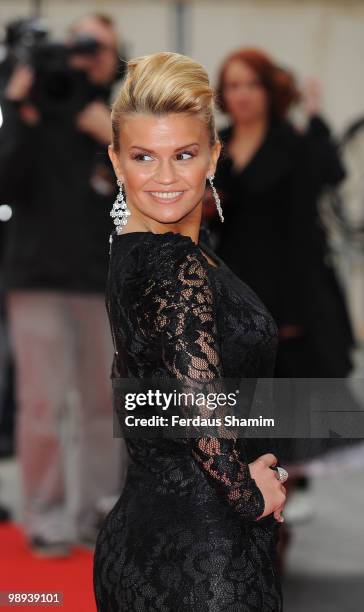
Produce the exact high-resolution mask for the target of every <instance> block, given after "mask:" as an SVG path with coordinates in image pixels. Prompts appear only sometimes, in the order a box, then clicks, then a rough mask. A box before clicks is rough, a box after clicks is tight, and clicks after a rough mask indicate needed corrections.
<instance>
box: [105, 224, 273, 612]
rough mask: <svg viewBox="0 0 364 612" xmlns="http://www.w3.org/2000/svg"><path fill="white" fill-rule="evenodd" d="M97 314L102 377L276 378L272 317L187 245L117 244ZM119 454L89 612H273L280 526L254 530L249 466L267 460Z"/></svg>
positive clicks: (256, 497)
mask: <svg viewBox="0 0 364 612" xmlns="http://www.w3.org/2000/svg"><path fill="white" fill-rule="evenodd" d="M203 251H204V252H205V253H206V254H207V255H209V256H210V258H211V259H212V260H214V261H215V262H216V263H217V264H218V266H213V265H212V264H210V263H209V262H208V261H207V259H206V257H205V256H204V255H203ZM107 306H108V311H109V317H110V323H111V329H112V332H113V336H114V341H115V348H116V354H115V357H114V367H113V374H112V377H140V378H143V377H144V378H149V377H152V376H167V377H171V378H176V379H180V380H186V381H188V380H190V381H192V380H194V379H195V380H197V379H201V378H202V379H209V380H214V379H216V380H217V379H220V380H221V379H222V378H223V377H236V376H238V377H239V376H240V377H247V378H254V377H268V378H269V377H272V375H273V368H274V361H275V354H276V348H277V328H276V324H275V322H274V320H273V319H272V317H271V315H270V314H269V313H268V311H267V310H266V308H265V307H264V306H263V304H262V302H261V301H260V300H259V299H258V297H257V296H256V295H255V293H254V292H253V291H252V290H251V289H250V288H249V287H248V286H247V285H245V284H244V283H243V282H242V281H241V280H240V279H238V278H237V277H236V276H235V275H234V274H233V273H232V272H231V271H230V270H229V268H228V267H227V266H226V265H225V264H224V262H223V261H222V260H221V259H220V258H218V257H217V256H216V255H214V254H213V252H212V251H211V249H210V248H209V247H207V245H204V244H201V243H200V245H196V244H195V243H194V242H193V241H192V239H191V238H189V237H187V236H182V235H181V234H179V233H173V232H167V233H165V234H154V233H152V232H130V233H126V234H124V235H123V234H121V235H120V236H118V235H114V240H113V244H112V253H111V259H110V271H109V283H108V290H107ZM126 442H127V447H128V451H129V456H130V466H129V470H128V475H127V480H126V484H125V487H124V490H123V492H122V495H121V497H120V498H119V500H118V502H117V503H116V505H115V506H114V507H113V509H112V510H111V512H110V513H109V514H108V516H107V517H106V519H105V520H104V522H103V524H102V526H101V530H100V532H99V535H98V539H97V543H96V549H95V556H94V591H95V598H96V602H97V610H98V612H116V611H120V612H121V611H123V612H127V611H138V612H153V611H161V612H162V611H163V612H235V611H236V612H238V611H239V612H253V611H254V612H280V611H281V610H282V594H281V585H280V578H279V575H278V571H277V567H276V561H277V558H276V545H277V540H278V533H279V529H278V528H279V527H280V525H281V524H280V523H279V522H278V521H276V520H275V518H274V516H273V514H270V515H269V516H267V517H264V518H263V519H260V520H255V519H256V518H257V517H258V516H260V515H261V514H262V512H263V510H264V498H263V496H262V493H261V491H260V489H259V488H258V487H257V485H256V483H255V480H254V479H252V477H251V475H250V471H249V467H248V462H250V461H252V460H254V459H256V458H257V457H258V456H259V455H261V454H263V453H264V452H274V449H272V447H268V446H269V444H268V443H267V444H266V445H265V443H264V440H262V439H259V440H258V439H250V440H248V439H246V440H244V442H242V441H241V440H236V439H229V438H207V437H205V438H204V437H202V438H197V439H189V440H183V439H175V440H173V439H148V438H145V439H140V438H139V439H131V438H128V439H127V440H126ZM100 461H102V457H100ZM111 469H112V466H111Z"/></svg>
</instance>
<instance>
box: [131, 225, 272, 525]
mask: <svg viewBox="0 0 364 612" xmlns="http://www.w3.org/2000/svg"><path fill="white" fill-rule="evenodd" d="M163 236H164V240H163V242H162V244H160V245H159V248H158V249H157V252H154V253H153V250H151V251H150V254H149V256H150V260H151V265H153V272H152V273H151V274H150V276H149V282H148V288H147V289H146V290H145V292H144V296H145V299H146V300H147V304H145V308H144V312H146V311H147V312H148V316H147V317H144V318H142V317H141V319H140V320H143V321H144V325H145V323H146V325H145V333H146V334H147V335H148V334H149V335H150V334H153V335H154V337H155V338H156V339H157V341H158V343H159V347H160V350H161V354H162V360H163V364H164V368H165V370H166V374H167V376H168V377H171V378H177V379H179V380H180V381H185V383H186V386H191V387H193V383H194V381H211V382H213V381H214V380H217V379H218V380H219V382H220V383H221V381H222V379H223V375H224V372H223V365H222V359H221V352H220V345H219V339H218V330H217V318H216V305H215V295H214V290H213V286H212V283H211V278H210V275H209V269H208V266H209V264H208V263H207V261H206V259H205V257H204V256H203V255H202V253H201V251H200V249H199V247H198V246H197V245H196V244H195V243H194V242H193V241H192V240H191V239H190V238H188V237H185V236H181V235H180V234H173V233H172V232H170V233H168V234H167V235H166V234H164V235H163ZM167 238H168V240H167ZM190 444H191V452H192V456H193V458H194V460H195V461H196V462H197V464H198V465H199V466H200V468H201V469H202V470H203V472H204V474H205V475H206V477H207V478H208V479H209V480H210V482H211V484H213V486H215V487H216V489H217V490H218V491H219V494H220V495H222V496H223V497H224V499H225V500H226V502H227V503H228V504H229V505H230V506H231V507H232V508H233V509H234V510H235V511H236V512H238V513H239V514H240V515H241V517H243V518H244V519H251V520H255V519H256V518H258V517H259V516H260V515H261V514H262V513H263V511H264V498H263V495H262V493H261V491H260V489H259V488H258V486H257V485H256V482H255V480H254V479H252V477H251V474H250V471H249V466H248V464H247V463H246V462H244V460H243V457H242V454H241V450H240V447H239V450H238V449H237V445H236V439H235V438H234V437H233V438H225V437H224V438H221V437H212V436H208V437H200V438H197V439H193V440H190Z"/></svg>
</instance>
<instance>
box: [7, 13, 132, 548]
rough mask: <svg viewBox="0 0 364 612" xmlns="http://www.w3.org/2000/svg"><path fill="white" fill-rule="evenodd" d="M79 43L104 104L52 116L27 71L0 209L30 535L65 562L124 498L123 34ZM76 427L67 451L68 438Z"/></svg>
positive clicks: (83, 24)
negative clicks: (119, 186) (114, 221)
mask: <svg viewBox="0 0 364 612" xmlns="http://www.w3.org/2000/svg"><path fill="white" fill-rule="evenodd" d="M80 35H89V36H91V37H92V38H93V39H95V41H97V43H98V49H97V52H96V53H93V54H92V55H89V56H85V55H79V56H77V55H75V56H72V57H71V58H70V67H72V68H78V69H81V70H83V71H84V72H85V73H86V75H87V78H88V80H89V82H90V84H92V85H93V86H95V88H96V87H97V88H98V90H99V92H100V95H99V96H98V97H97V98H94V99H92V101H90V102H89V103H88V104H86V106H85V107H84V108H82V109H81V110H80V111H79V112H77V113H76V114H75V115H74V116H68V115H66V114H65V116H62V115H60V116H59V117H57V118H55V117H53V116H50V115H47V113H45V114H43V113H42V109H40V108H38V107H37V106H36V105H35V104H34V103H33V102H32V99H31V96H30V95H29V94H30V92H31V88H32V86H33V85H34V82H35V76H34V70H33V69H32V67H31V66H28V65H18V66H17V67H16V69H15V70H14V72H13V74H12V76H11V78H10V80H9V81H8V83H7V86H6V89H5V92H4V95H3V96H2V99H1V101H0V104H1V108H2V113H3V126H2V127H1V129H0V201H1V202H2V203H5V202H6V203H8V204H11V205H12V206H13V209H14V214H13V219H12V221H11V222H10V223H9V228H8V232H7V234H8V237H7V238H8V239H7V245H6V250H5V255H4V265H3V279H4V286H5V291H6V294H7V309H8V317H9V322H10V333H11V339H12V346H13V351H14V359H15V365H16V379H17V400H18V410H19V412H18V418H17V428H16V437H17V452H18V457H19V461H20V468H21V476H22V481H23V496H24V525H25V530H26V534H27V536H28V538H29V541H30V545H31V547H32V549H33V550H34V551H35V552H38V553H41V554H44V555H62V556H63V555H67V554H68V553H69V552H70V546H71V544H72V543H73V542H75V541H79V540H83V541H85V540H87V541H89V542H91V543H92V542H93V541H94V539H95V536H96V533H97V528H96V521H97V504H98V501H99V500H100V499H101V498H104V497H108V496H113V495H117V494H118V493H119V494H120V471H119V470H118V464H119V462H120V444H121V442H120V440H116V439H114V440H113V439H112V406H111V394H110V390H109V376H110V366H111V359H112V353H113V350H112V344H111V339H110V330H109V324H108V321H107V317H106V310H105V304H104V290H105V280H106V275H107V267H108V249H109V243H108V238H109V234H110V231H111V229H112V225H111V220H110V217H109V210H110V209H111V207H112V203H113V199H114V197H115V195H116V191H115V184H114V176H113V173H112V168H111V166H110V164H109V161H108V157H107V151H106V147H107V145H108V144H109V142H110V140H111V124H110V118H109V117H110V110H109V107H108V102H109V96H110V95H111V88H112V84H113V82H114V81H115V80H116V79H117V78H118V76H119V75H118V70H119V58H118V52H117V35H116V31H115V28H114V25H113V22H112V21H111V20H110V19H109V18H108V17H106V16H103V15H99V14H95V15H90V16H86V17H83V18H82V19H80V20H78V21H77V22H76V23H75V24H73V26H72V27H71V30H70V33H69V40H68V42H69V43H70V44H71V43H72V42H73V40H74V39H76V38H77V36H80ZM68 417H71V419H68ZM69 421H70V422H71V424H72V428H71V433H72V435H70V430H69V429H66V433H67V434H68V435H66V437H65V440H66V441H67V448H65V447H64V438H63V435H61V434H62V433H63V429H64V426H65V423H67V424H68V423H69ZM70 442H72V445H70ZM123 467H124V466H123V465H122V466H121V468H123ZM67 468H68V469H67Z"/></svg>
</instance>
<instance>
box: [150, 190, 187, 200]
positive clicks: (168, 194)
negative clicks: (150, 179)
mask: <svg viewBox="0 0 364 612" xmlns="http://www.w3.org/2000/svg"><path fill="white" fill-rule="evenodd" d="M149 193H150V194H151V195H152V196H153V197H154V198H158V200H167V201H168V200H176V199H177V198H179V197H180V196H181V195H183V193H184V192H183V191H150V192H149Z"/></svg>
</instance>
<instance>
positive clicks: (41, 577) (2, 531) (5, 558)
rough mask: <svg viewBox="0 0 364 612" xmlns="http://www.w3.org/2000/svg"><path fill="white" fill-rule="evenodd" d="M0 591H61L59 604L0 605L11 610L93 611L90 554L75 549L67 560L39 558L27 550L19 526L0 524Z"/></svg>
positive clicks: (83, 550) (94, 608) (81, 549)
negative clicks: (61, 599) (61, 601)
mask: <svg viewBox="0 0 364 612" xmlns="http://www.w3.org/2000/svg"><path fill="white" fill-rule="evenodd" d="M0 591H13V592H28V593H29V592H38V593H39V592H46V593H47V592H48V593H49V592H61V593H63V605H56V606H54V605H50V604H48V605H44V604H43V605H39V604H38V605H34V604H33V605H27V606H22V605H19V604H18V605H14V606H11V607H4V608H3V606H1V608H2V609H4V612H5V609H7V610H10V609H13V610H14V611H15V610H16V611H18V610H19V611H20V610H24V611H26V610H31V609H33V610H34V609H37V608H38V609H40V608H41V609H43V610H58V611H62V612H96V606H95V602H94V597H93V589H92V552H91V551H90V550H87V549H86V548H82V547H77V548H75V549H74V552H73V553H72V555H71V556H70V557H69V558H67V559H39V558H38V557H35V556H34V555H33V554H32V553H31V551H30V550H29V548H28V547H27V544H26V540H25V538H24V536H23V534H22V531H21V530H20V529H19V527H17V526H15V525H13V524H11V523H5V524H3V525H0Z"/></svg>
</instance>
